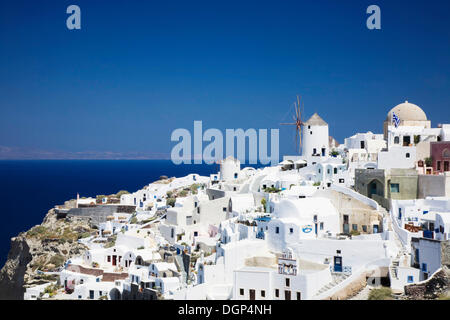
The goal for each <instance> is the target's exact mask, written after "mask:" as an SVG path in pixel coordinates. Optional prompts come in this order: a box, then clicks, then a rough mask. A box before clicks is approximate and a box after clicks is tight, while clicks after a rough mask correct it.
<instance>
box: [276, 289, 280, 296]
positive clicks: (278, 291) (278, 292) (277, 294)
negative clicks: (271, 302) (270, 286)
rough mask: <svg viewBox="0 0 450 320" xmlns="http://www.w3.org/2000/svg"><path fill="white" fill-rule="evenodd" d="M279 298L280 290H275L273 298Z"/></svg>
mask: <svg viewBox="0 0 450 320" xmlns="http://www.w3.org/2000/svg"><path fill="white" fill-rule="evenodd" d="M279 296H280V290H278V289H275V297H276V298H278V297H279Z"/></svg>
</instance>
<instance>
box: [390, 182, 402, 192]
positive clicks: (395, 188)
mask: <svg viewBox="0 0 450 320" xmlns="http://www.w3.org/2000/svg"><path fill="white" fill-rule="evenodd" d="M399 192H400V185H399V184H398V183H391V193H399Z"/></svg>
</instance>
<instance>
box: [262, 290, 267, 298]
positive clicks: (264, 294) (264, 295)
mask: <svg viewBox="0 0 450 320" xmlns="http://www.w3.org/2000/svg"><path fill="white" fill-rule="evenodd" d="M261 297H263V298H265V297H266V291H264V290H261Z"/></svg>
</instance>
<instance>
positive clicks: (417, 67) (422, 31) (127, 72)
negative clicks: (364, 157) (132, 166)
mask: <svg viewBox="0 0 450 320" xmlns="http://www.w3.org/2000/svg"><path fill="white" fill-rule="evenodd" d="M70 4H77V5H79V6H80V7H81V12H82V19H81V20H82V21H81V25H82V29H81V30H77V31H70V30H68V29H67V28H66V18H67V16H68V15H67V14H66V8H67V6H68V5H70ZM371 4H377V5H379V6H380V7H381V16H382V22H381V23H382V30H378V31H370V30H368V29H367V28H366V19H367V16H368V15H367V14H366V13H365V12H366V8H367V7H368V6H369V5H371ZM449 15H450V4H449V1H434V0H428V1H417V2H414V1H396V0H389V1H379V0H375V1H373V0H371V1H337V0H330V1H325V0H317V1H298V0H297V1H261V0H258V1H98V0H89V1H87V0H86V1H85V0H71V1H51V0H47V1H43V0H34V1H29V0H27V1H23V0H2V1H1V3H0V146H7V147H12V148H21V150H27V149H39V150H50V151H58V152H84V151H89V150H90V151H99V152H107V151H111V152H125V153H126V152H155V153H170V150H171V148H172V147H173V145H174V143H171V142H170V134H171V132H172V130H174V129H176V128H180V127H182V128H188V129H191V128H192V126H193V121H194V120H203V124H204V127H205V128H210V127H214V128H219V129H222V130H224V129H225V128H244V129H246V128H278V127H280V126H279V123H280V122H282V121H286V120H288V117H287V116H286V114H287V112H288V110H289V106H290V104H291V103H292V102H293V101H294V100H295V95H296V94H301V95H302V96H303V99H304V103H305V113H306V116H308V117H309V116H310V115H312V114H313V113H314V112H318V113H319V114H320V115H321V116H322V117H323V118H324V119H325V120H326V121H327V122H328V123H329V125H330V134H331V135H333V136H334V137H335V138H336V139H337V140H338V141H339V142H341V143H342V142H343V139H344V138H345V137H348V136H350V135H352V134H354V133H356V132H363V131H364V132H365V131H367V130H371V131H374V132H381V131H382V122H383V120H384V118H385V117H386V113H387V112H388V111H389V109H390V108H392V107H393V106H395V105H396V104H399V103H401V102H403V101H404V100H406V99H407V100H409V101H410V102H413V103H415V104H418V105H419V106H421V107H422V108H423V109H424V110H425V112H426V113H427V115H428V117H429V118H430V119H431V120H432V124H433V126H436V125H437V123H439V122H444V123H445V122H447V123H450V105H449V101H450V19H449V18H448V17H449ZM280 140H281V141H280V142H281V144H280V149H281V150H280V151H281V153H292V151H293V150H294V147H293V131H291V129H288V128H281V130H280Z"/></svg>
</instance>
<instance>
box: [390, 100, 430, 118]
mask: <svg viewBox="0 0 450 320" xmlns="http://www.w3.org/2000/svg"><path fill="white" fill-rule="evenodd" d="M393 112H395V114H396V115H397V117H399V118H400V121H427V120H428V119H427V115H426V114H425V112H424V111H423V110H422V109H421V108H420V107H419V106H417V105H415V104H413V103H409V102H408V101H405V102H404V103H401V104H399V105H397V106H395V107H394V108H392V109H391V111H389V112H388V114H387V117H386V121H388V122H392V113H393Z"/></svg>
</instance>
